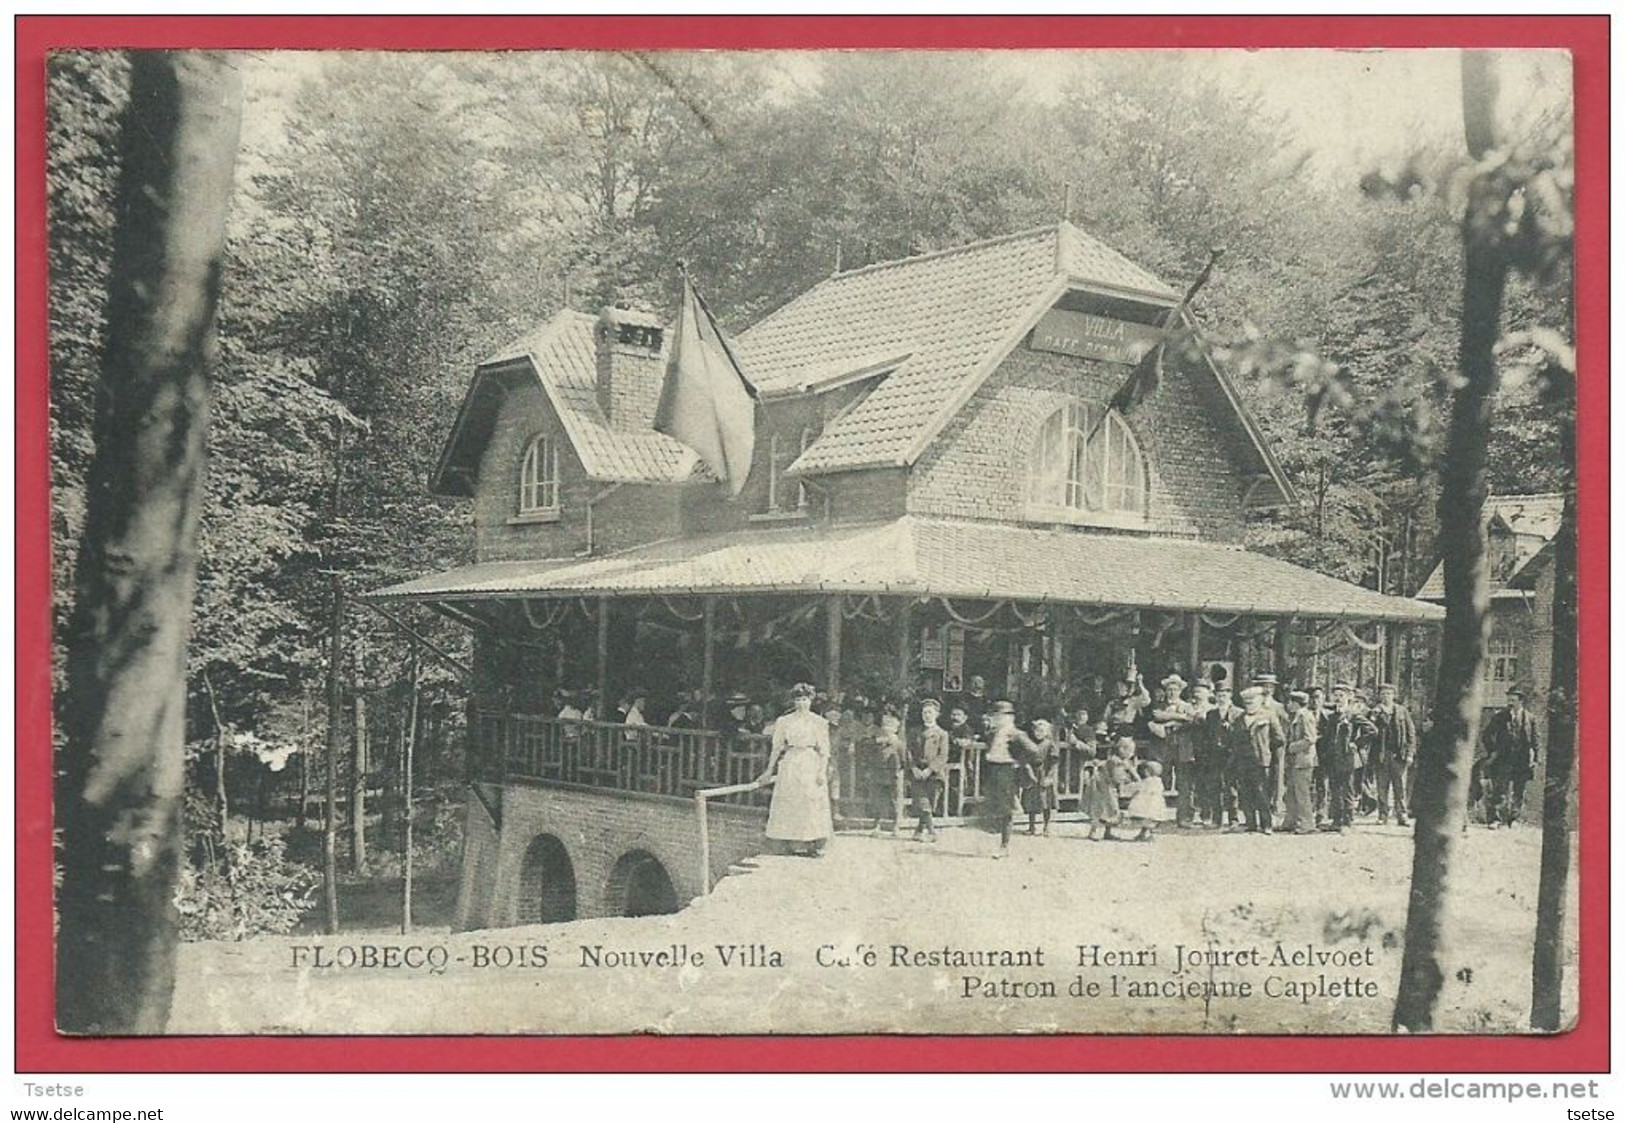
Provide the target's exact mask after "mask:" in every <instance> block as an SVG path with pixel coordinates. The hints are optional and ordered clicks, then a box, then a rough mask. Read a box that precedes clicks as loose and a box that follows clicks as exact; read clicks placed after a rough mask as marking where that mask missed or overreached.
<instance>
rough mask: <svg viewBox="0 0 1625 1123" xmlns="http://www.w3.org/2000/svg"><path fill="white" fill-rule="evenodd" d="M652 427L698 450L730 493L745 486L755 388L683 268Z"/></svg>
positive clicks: (752, 438) (753, 444)
mask: <svg viewBox="0 0 1625 1123" xmlns="http://www.w3.org/2000/svg"><path fill="white" fill-rule="evenodd" d="M655 429H656V430H657V431H659V432H662V433H665V434H667V435H668V436H672V437H675V438H677V439H678V440H679V441H682V442H683V443H684V444H685V445H687V446H688V447H689V448H691V449H693V450H694V451H695V452H696V453H698V454H699V457H700V459H701V460H702V461H704V462H705V464H706V466H707V467H708V468H710V469H711V472H712V474H713V475H715V476H716V478H717V479H718V480H720V481H722V483H723V484H724V485H725V486H726V487H727V488H728V493H729V494H730V495H738V494H739V493H740V492H741V491H742V490H744V487H745V480H746V479H747V478H749V476H750V465H751V459H752V456H753V455H754V453H755V450H756V387H755V386H753V385H751V381H750V379H748V378H746V377H745V372H744V371H743V370H742V369H740V366H739V360H738V359H737V358H736V357H735V356H734V352H733V348H732V347H730V346H729V345H728V337H727V336H726V335H724V334H723V332H722V328H721V327H719V326H718V325H717V321H716V318H715V317H714V316H712V315H711V310H710V309H709V308H707V307H706V306H705V301H704V300H703V299H701V298H700V294H699V293H698V292H697V291H695V288H694V284H693V282H692V281H690V280H689V278H688V274H687V273H686V272H685V273H684V274H683V303H682V305H681V307H679V308H678V310H677V329H676V336H675V338H674V339H673V341H672V347H671V357H670V358H669V359H667V361H666V380H665V383H664V384H663V385H662V387H661V391H660V408H659V410H658V411H657V412H656V413H655Z"/></svg>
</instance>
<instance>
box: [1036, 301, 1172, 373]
mask: <svg viewBox="0 0 1625 1123" xmlns="http://www.w3.org/2000/svg"><path fill="white" fill-rule="evenodd" d="M1160 334H1161V333H1160V332H1159V331H1158V329H1157V328H1155V327H1152V326H1151V325H1150V324H1135V323H1130V322H1129V321H1127V320H1114V319H1112V318H1110V317H1108V316H1094V315H1091V314H1090V313H1088V312H1073V311H1070V310H1068V309H1066V308H1051V309H1050V310H1049V311H1048V312H1046V313H1044V318H1043V319H1041V320H1039V321H1038V326H1037V327H1035V328H1033V336H1032V348H1033V350H1034V351H1054V352H1056V353H1057V354H1061V355H1076V356H1077V357H1078V358H1080V359H1102V360H1104V361H1106V362H1108V363H1127V364H1128V365H1130V366H1132V365H1133V364H1135V363H1137V362H1139V361H1140V359H1141V358H1142V357H1143V356H1144V355H1145V353H1146V352H1147V351H1149V350H1151V348H1152V347H1155V346H1156V344H1157V340H1158V338H1159V337H1160Z"/></svg>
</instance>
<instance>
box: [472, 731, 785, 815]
mask: <svg viewBox="0 0 1625 1123" xmlns="http://www.w3.org/2000/svg"><path fill="white" fill-rule="evenodd" d="M472 733H473V736H472V742H473V746H472V747H473V749H474V769H475V774H476V775H478V776H480V777H482V778H485V779H491V780H497V781H502V780H509V779H519V780H540V781H544V782H546V781H551V782H554V783H560V784H579V785H582V786H584V787H593V788H609V789H612V790H615V791H627V792H645V793H647V794H649V795H666V796H676V797H678V798H682V799H690V798H692V797H693V796H694V794H695V793H696V792H698V791H700V790H701V789H705V788H715V787H733V786H735V785H748V784H750V782H751V781H753V780H755V779H756V777H757V776H759V775H761V772H762V769H763V768H765V767H766V766H767V758H768V753H769V751H770V750H771V747H772V743H771V741H770V739H769V738H767V737H764V736H760V735H755V734H749V735H744V736H739V737H730V738H724V737H723V736H722V735H721V734H718V733H713V732H710V731H707V730H701V729H671V728H667V727H665V726H657V725H618V724H616V723H613V722H606V721H572V720H570V719H568V718H555V717H544V716H542V715H540V714H507V713H502V712H500V711H493V710H478V711H476V712H475V714H474V718H473V728H472ZM770 798H771V792H770V791H767V790H765V789H758V788H749V789H746V788H741V790H739V791H737V792H731V793H729V794H728V795H726V796H722V797H719V801H720V802H725V803H740V804H749V805H756V806H766V805H767V803H768V801H769V799H770Z"/></svg>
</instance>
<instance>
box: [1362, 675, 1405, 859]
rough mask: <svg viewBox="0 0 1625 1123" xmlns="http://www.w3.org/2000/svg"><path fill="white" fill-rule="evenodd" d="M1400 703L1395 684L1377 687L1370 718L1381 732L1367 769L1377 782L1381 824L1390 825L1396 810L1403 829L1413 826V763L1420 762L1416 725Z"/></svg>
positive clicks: (1372, 744)
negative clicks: (1411, 803)
mask: <svg viewBox="0 0 1625 1123" xmlns="http://www.w3.org/2000/svg"><path fill="white" fill-rule="evenodd" d="M1398 699H1399V692H1398V691H1397V690H1395V689H1394V684H1393V683H1391V682H1385V683H1382V684H1381V685H1380V686H1378V687H1377V704H1376V706H1375V707H1374V708H1373V709H1372V711H1371V713H1370V715H1369V716H1370V718H1371V722H1372V724H1373V725H1375V726H1376V730H1377V731H1376V733H1375V734H1373V735H1372V738H1371V759H1370V760H1369V761H1367V762H1366V767H1367V768H1368V769H1370V770H1371V771H1372V773H1373V775H1374V777H1375V779H1376V781H1377V821H1378V822H1379V823H1386V822H1387V821H1388V809H1389V807H1390V806H1392V808H1393V811H1394V821H1395V822H1397V823H1398V824H1399V825H1400V826H1402V827H1403V826H1407V825H1408V824H1409V823H1410V818H1409V816H1410V798H1409V797H1410V772H1411V761H1413V760H1414V759H1415V758H1416V722H1415V721H1413V720H1412V719H1411V712H1410V711H1409V710H1408V709H1406V708H1405V707H1404V706H1401V705H1400V704H1399V701H1398ZM1390 797H1391V802H1390Z"/></svg>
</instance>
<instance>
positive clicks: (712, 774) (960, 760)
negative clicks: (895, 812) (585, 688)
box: [472, 710, 1089, 820]
mask: <svg viewBox="0 0 1625 1123" xmlns="http://www.w3.org/2000/svg"><path fill="white" fill-rule="evenodd" d="M472 732H473V737H472V741H473V749H474V754H475V760H474V768H475V773H476V775H478V776H479V777H480V778H482V779H489V780H495V781H502V780H506V779H518V780H536V781H542V782H548V781H552V782H555V783H561V784H580V785H583V786H585V787H594V788H607V789H611V790H615V791H632V792H645V793H648V794H650V795H666V796H675V797H678V798H682V799H692V798H693V797H694V796H695V795H696V794H697V793H698V792H700V791H702V790H704V789H711V788H727V789H737V790H729V791H728V792H727V793H726V794H723V795H719V796H716V797H714V798H715V801H716V802H719V803H732V804H745V805H750V806H758V807H765V806H767V804H768V802H769V801H770V800H771V798H772V790H771V789H770V788H765V787H755V786H753V781H755V779H756V778H757V777H758V776H760V775H761V773H762V769H763V768H765V767H766V766H767V758H768V755H769V752H770V750H771V747H772V741H771V738H769V737H766V736H762V735H758V734H746V735H742V736H739V737H731V738H725V737H723V736H722V735H721V734H719V733H714V732H711V731H709V730H702V729H672V728H668V727H665V726H656V725H618V724H615V723H613V722H602V721H572V720H569V719H566V718H554V717H544V716H542V715H539V714H507V713H502V712H500V711H495V710H479V711H476V713H475V714H474V719H473V729H472ZM984 751H985V749H984V748H983V746H982V745H981V743H979V742H978V743H975V744H973V745H972V746H971V747H970V749H969V751H968V752H966V753H964V754H959V753H958V752H957V750H956V751H955V754H954V755H953V756H952V757H951V758H950V760H949V764H948V782H947V784H946V785H944V790H943V791H942V794H941V795H940V796H939V797H938V800H937V808H936V811H937V813H938V814H939V815H943V816H946V817H948V818H950V819H952V818H962V817H964V816H967V815H972V814H975V813H976V811H977V808H978V805H979V804H980V801H981V794H982V782H981V772H982V754H983V752H984ZM1086 759H1089V758H1088V757H1087V755H1086V754H1085V753H1084V752H1082V751H1080V750H1079V749H1077V748H1074V747H1073V746H1071V745H1062V746H1061V759H1060V763H1059V766H1058V769H1057V786H1058V789H1059V795H1060V799H1061V805H1062V807H1063V809H1070V808H1072V807H1075V806H1076V805H1077V800H1078V798H1079V796H1080V795H1081V794H1082V790H1083V764H1084V761H1085V760H1086ZM834 768H835V770H836V771H837V772H838V773H839V776H838V779H836V781H835V790H836V791H837V793H838V798H837V799H836V803H835V811H836V815H837V816H838V817H839V818H842V819H847V820H862V819H864V818H865V817H866V815H867V814H868V810H869V807H870V806H871V801H870V799H869V796H870V793H869V792H868V791H867V789H866V786H865V785H866V777H865V776H864V774H863V770H862V768H861V765H860V763H859V762H858V760H857V758H856V754H854V753H851V752H842V753H838V754H837V758H836V761H835V765H834ZM895 795H896V797H897V798H898V799H899V800H901V801H903V803H904V804H905V811H904V813H905V814H906V813H907V811H906V803H907V784H906V781H904V780H903V779H901V778H899V780H898V782H897V785H896V788H895Z"/></svg>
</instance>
